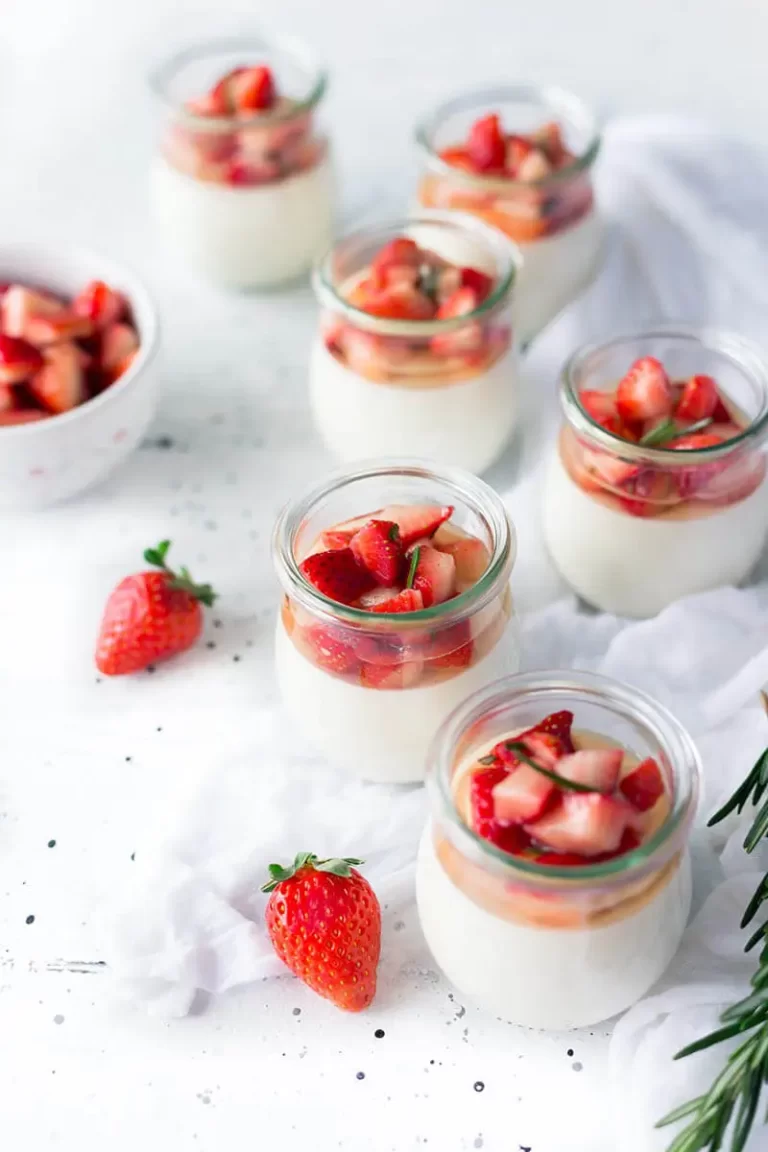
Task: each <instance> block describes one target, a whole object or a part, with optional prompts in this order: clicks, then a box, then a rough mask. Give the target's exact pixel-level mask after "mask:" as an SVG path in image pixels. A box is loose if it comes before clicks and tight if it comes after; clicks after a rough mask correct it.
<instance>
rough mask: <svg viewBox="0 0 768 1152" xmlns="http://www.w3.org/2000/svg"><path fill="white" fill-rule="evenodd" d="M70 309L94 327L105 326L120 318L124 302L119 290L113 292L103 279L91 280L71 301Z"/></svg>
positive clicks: (123, 309) (124, 305) (124, 309)
mask: <svg viewBox="0 0 768 1152" xmlns="http://www.w3.org/2000/svg"><path fill="white" fill-rule="evenodd" d="M72 309H73V311H74V312H76V313H77V315H78V316H84V317H85V318H86V319H87V320H90V321H91V322H92V323H93V325H94V326H95V327H96V328H106V327H107V325H108V324H114V323H115V322H116V321H118V320H122V318H123V316H124V315H125V311H126V304H125V300H124V299H123V297H122V296H121V295H120V293H119V292H115V291H114V290H113V289H112V288H110V287H109V285H108V284H105V283H104V281H103V280H91V282H90V283H89V284H86V286H85V288H83V290H82V292H81V293H80V294H79V295H78V296H76V297H75V299H74V300H73V302H72Z"/></svg>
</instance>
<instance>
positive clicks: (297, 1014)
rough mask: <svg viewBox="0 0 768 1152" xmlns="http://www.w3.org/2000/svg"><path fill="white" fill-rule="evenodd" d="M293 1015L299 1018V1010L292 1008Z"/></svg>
mask: <svg viewBox="0 0 768 1152" xmlns="http://www.w3.org/2000/svg"><path fill="white" fill-rule="evenodd" d="M293 1015H294V1016H301V1008H294V1009H293Z"/></svg>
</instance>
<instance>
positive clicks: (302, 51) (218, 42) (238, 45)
mask: <svg viewBox="0 0 768 1152" xmlns="http://www.w3.org/2000/svg"><path fill="white" fill-rule="evenodd" d="M275 50H277V51H278V52H283V53H284V54H285V55H286V56H291V57H293V59H294V60H295V61H296V62H297V63H298V64H299V65H300V66H301V67H303V68H304V69H305V70H306V72H307V75H308V76H309V77H310V78H311V81H312V87H311V89H310V91H309V93H308V95H307V96H305V97H304V99H303V100H299V101H296V103H294V104H292V105H291V106H290V108H288V109H284V110H282V111H274V112H268V111H264V112H256V113H254V115H253V116H252V117H243V116H238V117H235V116H216V117H210V116H196V115H195V114H194V113H193V112H189V111H188V110H187V109H186V108H185V107H184V106H183V104H180V103H179V102H178V101H177V100H174V99H172V98H171V96H170V94H169V92H168V84H169V81H170V80H171V79H172V78H173V76H174V75H175V74H176V73H177V72H178V71H179V69H181V68H183V67H185V66H186V65H187V64H190V63H192V62H193V61H195V60H199V59H204V58H205V57H206V56H209V55H211V54H212V53H215V52H233V53H234V52H249V51H253V52H255V53H259V52H271V51H275ZM149 86H150V89H151V90H152V92H153V93H154V95H155V97H156V98H157V99H158V100H159V101H160V103H161V104H163V105H165V106H166V107H167V108H168V109H169V110H170V111H171V112H173V114H174V115H175V116H177V117H181V118H182V119H183V120H184V121H185V122H186V123H188V124H189V125H190V126H194V128H195V130H196V131H198V130H202V131H206V130H207V131H208V132H231V131H232V130H233V129H240V128H248V127H249V126H253V125H255V124H258V125H259V126H261V125H264V126H266V125H269V124H278V123H281V122H285V121H288V120H293V119H295V118H296V117H298V116H303V115H304V114H305V113H307V112H310V111H311V110H312V109H313V108H315V107H316V105H317V104H318V103H319V102H320V100H321V99H322V97H323V95H324V93H325V90H326V88H327V87H328V73H327V71H326V70H325V69H324V68H322V67H321V66H320V64H319V63H318V61H317V60H316V59H315V57H314V56H313V54H312V53H311V52H310V50H309V49H308V48H307V47H306V46H305V45H304V44H303V43H302V41H300V40H296V39H294V38H293V37H282V36H270V37H267V36H261V35H259V34H258V33H253V34H251V35H250V36H246V37H239V36H218V37H211V39H209V40H198V41H195V42H194V43H192V44H188V45H187V46H186V47H185V48H181V49H179V50H178V51H176V52H174V54H173V55H172V56H168V57H165V58H164V59H163V60H162V61H161V62H160V63H158V64H157V65H156V66H155V67H154V68H153V69H152V70H151V72H150V74H149Z"/></svg>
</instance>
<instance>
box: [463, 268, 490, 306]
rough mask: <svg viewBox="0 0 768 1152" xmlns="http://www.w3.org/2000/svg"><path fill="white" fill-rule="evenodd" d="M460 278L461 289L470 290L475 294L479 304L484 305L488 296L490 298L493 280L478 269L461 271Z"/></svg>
mask: <svg viewBox="0 0 768 1152" xmlns="http://www.w3.org/2000/svg"><path fill="white" fill-rule="evenodd" d="M460 277H461V287H462V288H469V289H470V290H471V291H472V292H474V294H475V296H476V298H477V302H478V304H482V302H483V300H485V298H486V296H490V294H491V289H492V288H493V278H492V277H491V276H486V274H485V272H480V271H479V270H478V269H477V268H462V269H460Z"/></svg>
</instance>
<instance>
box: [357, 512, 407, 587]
mask: <svg viewBox="0 0 768 1152" xmlns="http://www.w3.org/2000/svg"><path fill="white" fill-rule="evenodd" d="M350 547H351V549H352V551H353V552H354V554H355V559H356V560H357V562H358V563H359V564H362V566H363V567H364V568H367V569H368V571H369V572H370V573H371V576H372V577H373V578H374V580H375V581H376V583H377V584H381V585H383V586H384V587H389V586H390V585H392V584H396V583H397V582H398V580H399V579H400V577H401V576H402V571H403V564H404V552H403V545H402V543H401V541H400V530H399V528H398V526H397V524H395V522H394V521H393V520H371V521H370V522H369V523H368V524H366V526H365V527H364V528H361V529H360V531H359V532H357V533H356V534H355V535H354V536H353V537H352V541H351V544H350Z"/></svg>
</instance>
